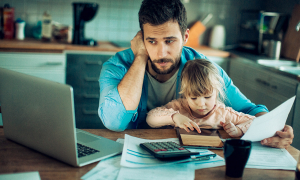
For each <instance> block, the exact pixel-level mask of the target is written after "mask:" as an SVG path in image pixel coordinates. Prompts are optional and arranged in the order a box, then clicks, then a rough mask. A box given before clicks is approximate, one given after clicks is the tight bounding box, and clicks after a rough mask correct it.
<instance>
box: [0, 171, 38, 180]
mask: <svg viewBox="0 0 300 180" xmlns="http://www.w3.org/2000/svg"><path fill="white" fill-rule="evenodd" d="M8 179H9V180H20V179H22V180H41V177H40V174H39V172H38V171H33V172H21V173H20V172H19V173H11V174H1V175H0V180H8Z"/></svg>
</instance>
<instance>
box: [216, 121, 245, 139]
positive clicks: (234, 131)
mask: <svg viewBox="0 0 300 180" xmlns="http://www.w3.org/2000/svg"><path fill="white" fill-rule="evenodd" d="M220 124H221V125H222V126H223V129H224V130H225V131H226V132H227V133H228V134H229V135H230V136H231V137H241V136H242V135H243V132H242V131H241V129H240V128H238V127H236V126H235V125H234V124H233V123H232V122H231V121H230V120H226V121H225V123H224V122H222V121H221V122H220Z"/></svg>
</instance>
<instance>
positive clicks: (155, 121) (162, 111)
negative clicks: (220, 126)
mask: <svg viewBox="0 0 300 180" xmlns="http://www.w3.org/2000/svg"><path fill="white" fill-rule="evenodd" d="M146 121H147V123H148V125H149V126H151V127H153V128H157V127H162V126H167V125H172V126H176V127H180V128H182V129H185V130H186V131H187V132H189V129H190V130H192V131H193V130H194V128H195V129H196V130H197V131H198V133H201V131H200V128H199V126H198V125H197V124H196V123H195V122H194V121H192V120H190V119H189V118H188V117H186V116H184V115H182V114H180V113H179V111H175V110H173V109H172V108H171V109H167V108H165V107H158V108H155V109H152V110H151V111H150V112H149V113H148V116H147V119H146Z"/></svg>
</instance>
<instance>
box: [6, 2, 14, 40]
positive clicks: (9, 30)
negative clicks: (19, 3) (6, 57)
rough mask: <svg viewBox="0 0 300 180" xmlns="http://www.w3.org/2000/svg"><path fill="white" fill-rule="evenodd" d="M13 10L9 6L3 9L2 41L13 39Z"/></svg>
mask: <svg viewBox="0 0 300 180" xmlns="http://www.w3.org/2000/svg"><path fill="white" fill-rule="evenodd" d="M14 12H15V11H14V8H11V7H10V6H9V4H5V5H4V8H3V31H4V39H12V38H13V37H14Z"/></svg>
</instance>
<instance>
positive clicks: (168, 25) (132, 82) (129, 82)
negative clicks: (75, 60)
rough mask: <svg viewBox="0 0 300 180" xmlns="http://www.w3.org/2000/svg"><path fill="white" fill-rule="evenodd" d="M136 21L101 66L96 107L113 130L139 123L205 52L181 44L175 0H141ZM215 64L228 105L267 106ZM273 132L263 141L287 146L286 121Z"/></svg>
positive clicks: (180, 11) (173, 93) (170, 95)
mask: <svg viewBox="0 0 300 180" xmlns="http://www.w3.org/2000/svg"><path fill="white" fill-rule="evenodd" d="M139 23H140V28H141V31H140V32H138V33H137V35H136V36H135V37H134V38H133V40H132V41H131V48H130V49H127V50H124V51H121V52H118V53H117V54H116V55H115V56H113V57H112V58H111V59H110V60H108V61H107V62H106V63H104V64H103V67H102V70H101V75H100V80H99V81H100V103H99V112H98V113H99V116H100V118H101V120H102V122H103V124H104V125H105V127H107V128H108V129H110V130H113V131H123V130H125V129H136V128H144V127H145V125H146V122H145V119H146V115H147V112H148V111H149V110H151V109H153V108H155V107H158V106H162V105H165V104H167V103H168V102H170V101H171V100H173V99H176V98H179V91H180V75H181V70H182V68H183V66H184V64H185V63H186V62H187V61H188V60H193V59H195V58H206V57H205V56H204V55H203V54H199V53H197V52H196V51H195V50H193V49H192V48H189V47H184V46H183V45H184V44H185V43H186V42H187V40H188V37H189V29H187V18H186V11H185V7H184V6H183V4H182V3H181V2H180V0H164V1H161V0H144V1H143V2H142V5H141V8H140V11H139ZM215 65H216V64H215ZM216 66H217V68H218V69H219V73H220V75H221V76H222V77H223V79H224V82H225V86H226V95H227V97H228V101H227V102H226V104H227V105H228V106H231V107H232V108H233V109H235V110H236V111H240V112H243V113H247V114H251V115H255V116H260V115H262V114H264V113H267V112H268V110H267V108H266V107H265V106H263V105H255V104H253V103H251V101H250V100H248V99H247V98H246V97H245V96H244V95H243V94H242V93H241V92H240V91H239V89H238V88H236V87H235V86H234V85H233V83H232V81H231V79H230V78H229V77H228V75H227V74H226V73H225V72H224V71H223V70H222V68H220V67H219V66H218V65H216ZM277 134H278V136H276V137H272V138H268V139H265V140H263V141H262V144H264V145H268V146H273V147H278V148H286V147H288V146H289V145H290V144H291V143H292V139H293V129H292V128H291V127H290V126H286V127H285V128H284V130H283V132H277Z"/></svg>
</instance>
